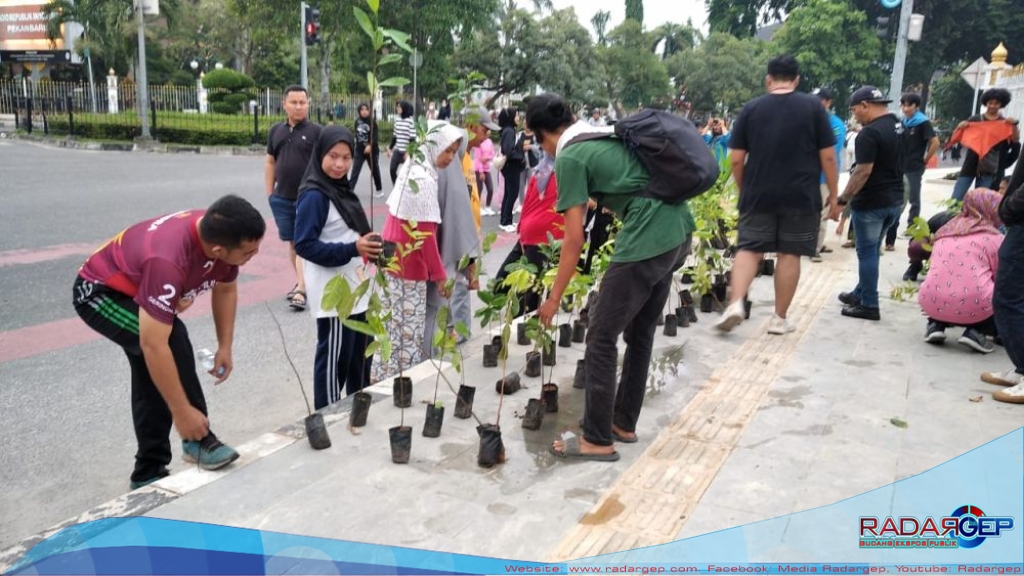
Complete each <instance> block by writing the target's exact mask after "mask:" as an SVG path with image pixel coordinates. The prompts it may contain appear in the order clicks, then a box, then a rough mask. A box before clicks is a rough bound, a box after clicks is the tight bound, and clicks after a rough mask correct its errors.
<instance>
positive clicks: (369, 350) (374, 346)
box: [366, 340, 380, 358]
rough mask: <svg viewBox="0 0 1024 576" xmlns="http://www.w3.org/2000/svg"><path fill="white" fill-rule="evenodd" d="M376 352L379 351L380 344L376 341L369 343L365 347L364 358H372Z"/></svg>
mask: <svg viewBox="0 0 1024 576" xmlns="http://www.w3.org/2000/svg"><path fill="white" fill-rule="evenodd" d="M378 350H380V342H378V341H377V340H374V341H373V342H370V345H369V346H367V347H366V357H367V358H369V357H370V356H373V355H374V354H376V353H377V351H378Z"/></svg>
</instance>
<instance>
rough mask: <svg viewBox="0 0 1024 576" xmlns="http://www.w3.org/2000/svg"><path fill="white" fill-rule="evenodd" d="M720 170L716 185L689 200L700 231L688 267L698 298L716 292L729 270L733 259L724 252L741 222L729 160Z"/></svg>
mask: <svg viewBox="0 0 1024 576" xmlns="http://www.w3.org/2000/svg"><path fill="white" fill-rule="evenodd" d="M720 168H721V170H720V172H719V175H718V180H716V181H715V184H714V186H712V187H711V189H710V190H708V191H707V192H705V193H704V194H701V195H700V196H697V197H696V198H692V199H690V200H689V206H690V211H691V212H692V213H693V218H694V221H695V223H696V228H695V230H694V232H693V239H694V240H695V242H694V246H693V254H692V256H693V264H692V265H690V266H687V267H686V272H688V273H689V274H690V275H691V276H693V291H694V293H695V294H698V295H703V294H709V293H712V287H713V286H714V284H715V278H716V277H718V276H721V275H722V274H725V272H726V271H727V270H728V269H729V266H730V263H729V259H728V258H726V257H725V256H724V255H723V254H722V252H721V250H722V249H723V248H725V247H728V245H729V244H730V243H731V242H732V241H733V239H734V237H735V231H736V224H737V222H738V221H739V211H738V208H737V205H736V201H737V199H738V191H737V187H736V183H735V182H734V181H733V180H732V173H731V171H730V169H729V166H728V160H727V159H723V160H722V164H721V166H720ZM723 244H724V246H723ZM716 246H723V248H716Z"/></svg>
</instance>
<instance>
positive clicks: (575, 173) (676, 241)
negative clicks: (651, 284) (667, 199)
mask: <svg viewBox="0 0 1024 576" xmlns="http://www.w3.org/2000/svg"><path fill="white" fill-rule="evenodd" d="M555 178H556V179H557V182H558V207H557V210H558V211H559V212H565V211H566V210H568V209H569V208H572V207H573V206H579V205H580V204H586V202H587V199H588V198H591V197H592V198H594V199H595V200H597V201H598V202H600V203H601V205H602V206H604V207H605V208H608V209H609V210H611V211H612V212H615V214H616V215H617V216H618V217H619V219H620V220H622V230H620V231H619V233H618V235H617V236H616V237H615V251H614V252H612V258H611V260H612V262H638V261H640V260H647V259H648V258H653V257H655V256H660V255H662V254H664V253H665V252H668V251H669V250H672V249H673V248H675V247H677V246H679V245H680V244H682V243H683V240H684V239H685V238H686V236H687V235H688V234H690V233H692V232H693V230H694V228H696V224H695V223H694V220H693V214H691V213H690V208H689V206H688V205H687V203H686V202H682V203H680V204H677V205H672V204H666V203H664V202H662V201H661V200H655V199H653V198H641V197H640V196H637V195H634V193H636V192H639V191H641V190H643V189H644V188H645V187H646V186H647V182H648V180H649V179H650V177H649V176H648V175H647V170H646V169H644V167H643V166H642V165H641V164H640V161H639V160H637V159H636V157H635V156H634V155H633V153H632V152H630V151H629V150H627V149H626V147H625V146H623V145H622V142H620V141H619V140H617V139H611V138H609V139H603V140H590V141H586V142H579V143H577V144H573V145H572V146H566V147H565V148H564V149H562V152H561V153H560V154H559V155H558V157H557V158H556V159H555Z"/></svg>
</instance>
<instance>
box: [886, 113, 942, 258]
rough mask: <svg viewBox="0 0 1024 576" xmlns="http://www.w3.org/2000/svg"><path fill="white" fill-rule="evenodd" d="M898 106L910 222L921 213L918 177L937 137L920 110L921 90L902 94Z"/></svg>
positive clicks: (921, 173) (919, 181)
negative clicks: (900, 115) (901, 128)
mask: <svg viewBox="0 0 1024 576" xmlns="http://www.w3.org/2000/svg"><path fill="white" fill-rule="evenodd" d="M900 110H901V111H902V112H903V120H902V122H903V140H902V151H901V157H902V160H903V176H904V177H905V178H906V179H907V189H908V191H909V194H908V195H909V201H910V214H908V215H907V226H910V225H911V224H913V223H914V218H917V217H918V216H919V215H920V214H921V179H922V178H923V177H924V169H925V167H926V166H927V165H928V161H929V160H931V159H932V156H935V152H937V151H938V149H939V137H938V136H936V135H935V129H934V128H932V123H931V121H930V120H929V119H928V117H927V116H925V115H924V113H923V112H921V95H920V94H914V93H909V94H904V95H903V96H901V97H900ZM887 243H889V242H888V239H887Z"/></svg>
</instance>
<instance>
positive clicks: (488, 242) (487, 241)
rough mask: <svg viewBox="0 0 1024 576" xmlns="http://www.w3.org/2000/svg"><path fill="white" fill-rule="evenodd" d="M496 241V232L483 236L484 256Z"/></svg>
mask: <svg viewBox="0 0 1024 576" xmlns="http://www.w3.org/2000/svg"><path fill="white" fill-rule="evenodd" d="M497 239H498V233H497V232H489V233H488V234H487V235H486V236H484V241H483V248H484V253H485V254H486V253H488V252H490V251H491V246H492V245H493V244H494V242H495V240H497Z"/></svg>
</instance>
